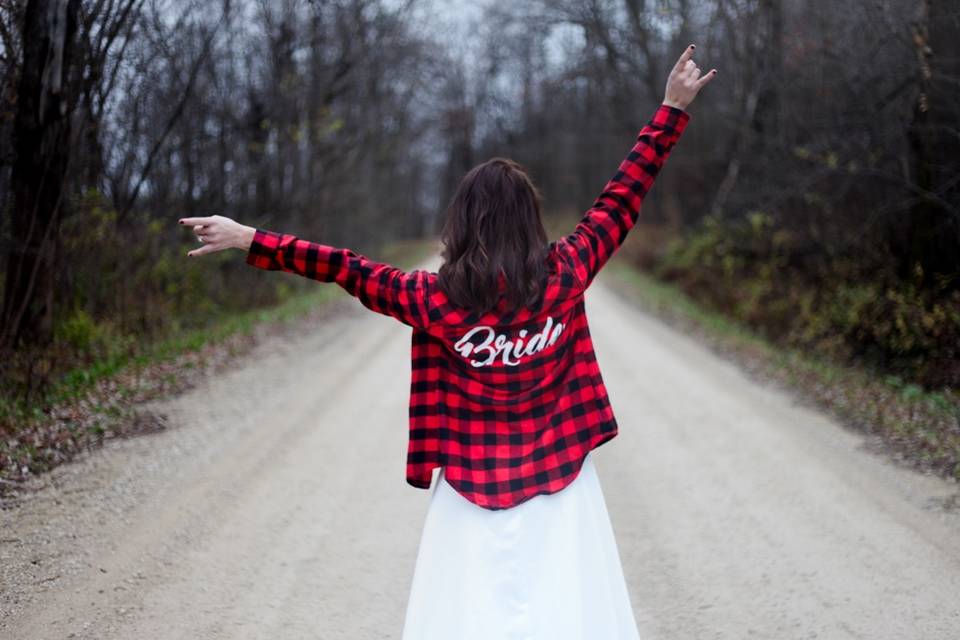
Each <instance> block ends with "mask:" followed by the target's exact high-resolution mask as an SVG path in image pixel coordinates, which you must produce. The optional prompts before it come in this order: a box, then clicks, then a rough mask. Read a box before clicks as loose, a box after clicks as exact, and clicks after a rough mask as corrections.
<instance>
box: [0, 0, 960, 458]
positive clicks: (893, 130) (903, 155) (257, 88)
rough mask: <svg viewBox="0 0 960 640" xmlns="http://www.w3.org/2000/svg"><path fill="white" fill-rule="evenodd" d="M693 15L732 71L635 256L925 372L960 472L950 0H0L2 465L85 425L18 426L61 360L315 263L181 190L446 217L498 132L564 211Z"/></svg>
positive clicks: (338, 225)
mask: <svg viewBox="0 0 960 640" xmlns="http://www.w3.org/2000/svg"><path fill="white" fill-rule="evenodd" d="M689 43H696V45H697V52H698V53H697V56H698V59H699V60H702V64H703V65H706V68H711V67H716V68H717V69H718V77H717V79H716V80H715V81H713V82H712V83H711V85H710V86H709V88H708V89H707V90H705V91H704V92H703V94H702V95H701V96H700V97H699V98H698V100H697V102H696V103H695V104H693V105H691V107H690V113H691V122H690V126H689V128H688V129H687V132H686V133H685V135H684V139H683V141H682V143H681V144H680V145H679V146H678V147H677V149H676V150H675V151H674V153H673V155H672V156H671V158H670V161H669V163H668V165H667V166H666V168H665V169H664V171H663V173H662V175H661V176H660V177H659V178H658V180H657V185H656V186H655V188H654V189H653V190H652V191H651V193H650V196H649V197H648V198H647V199H646V200H645V201H644V205H643V210H642V212H641V216H640V218H641V220H640V223H639V224H638V226H637V228H636V229H635V230H634V231H632V232H631V237H630V239H629V240H628V242H627V245H626V246H625V247H624V249H625V251H624V255H623V256H622V258H623V259H624V260H627V261H629V262H630V264H631V265H633V266H635V267H637V268H639V269H641V270H642V271H643V272H645V273H647V274H649V275H650V277H652V278H654V279H656V280H657V281H659V282H663V283H667V284H669V285H670V286H672V287H674V288H676V289H677V290H679V291H682V292H683V293H684V294H685V295H688V296H689V297H690V298H692V299H693V300H695V301H696V302H697V304H699V305H701V306H703V307H704V308H706V309H709V310H711V311H712V312H716V313H718V314H721V315H722V316H723V317H725V318H729V319H730V320H731V321H732V322H736V323H738V324H739V325H742V326H745V327H748V328H749V329H750V330H751V331H754V332H756V333H757V334H758V335H760V336H762V337H763V338H764V339H765V340H768V341H770V342H771V343H772V344H775V345H778V346H779V347H782V348H784V349H796V350H800V351H802V352H804V353H807V354H810V355H811V356H812V357H817V358H823V359H825V360H826V361H828V362H831V363H834V364H835V365H836V366H839V367H844V368H846V367H854V368H856V369H858V370H862V371H866V372H868V373H869V375H871V376H874V377H876V378H877V379H880V380H885V381H887V382H889V383H890V384H894V385H895V386H897V388H898V389H901V390H902V389H906V390H907V391H908V392H909V393H913V394H914V395H919V396H922V397H923V398H927V399H932V400H931V402H933V404H934V405H936V406H935V407H934V409H935V410H936V411H939V412H940V413H939V414H937V415H938V416H940V417H938V418H936V419H931V420H932V421H931V422H928V423H924V424H921V425H920V427H919V428H920V430H921V431H922V432H923V433H926V432H927V431H931V430H933V431H937V434H936V435H935V436H933V435H927V436H924V437H929V438H931V440H930V443H931V444H930V447H932V448H933V449H935V450H936V452H937V453H936V455H939V456H941V457H943V456H945V457H944V458H943V459H944V460H948V461H949V465H950V468H951V469H953V472H954V473H956V474H957V475H960V457H958V456H960V401H958V399H957V398H958V396H957V393H956V390H957V388H958V386H960V4H958V3H956V2H950V1H947V0H871V1H869V2H867V1H864V2H860V1H857V2H846V3H839V2H829V1H827V0H555V1H548V0H531V1H529V2H521V3H506V2H494V1H486V2H477V3H467V2H459V1H458V2H443V1H442V0H392V1H388V0H220V1H219V2H201V1H199V0H5V1H4V2H2V3H0V96H2V99H0V208H2V210H3V216H2V218H0V287H2V307H0V385H2V394H0V395H2V398H0V433H2V434H3V435H4V440H5V444H4V445H3V449H0V454H2V455H0V465H3V466H7V467H8V470H9V469H10V468H13V467H16V468H15V469H14V471H13V472H12V473H9V474H7V473H5V474H4V475H5V477H15V476H17V475H18V474H20V475H22V474H24V473H29V472H30V471H31V470H33V469H37V470H39V469H41V468H44V467H45V466H46V465H49V464H52V463H54V462H56V460H58V459H59V457H61V456H66V455H68V453H67V452H68V451H69V450H70V449H71V447H74V446H76V445H74V444H71V443H72V442H75V441H79V440H78V438H80V436H79V435H77V434H75V433H68V435H66V436H63V435H62V433H61V435H58V436H57V437H56V438H54V439H53V440H55V444H53V445H51V444H50V441H48V440H44V439H43V438H41V437H40V436H36V437H35V436H33V435H31V436H30V437H29V438H28V437H26V436H23V435H22V434H24V433H26V431H24V430H25V428H26V427H25V426H24V425H26V424H27V423H29V422H30V421H31V420H33V419H35V418H37V417H38V416H43V415H46V414H48V413H49V411H48V408H49V406H50V405H51V402H52V400H51V398H52V397H54V396H52V395H51V394H52V393H54V390H55V389H57V388H58V387H62V385H64V384H65V381H68V382H69V384H71V385H73V386H78V385H79V386H82V385H81V384H80V382H83V381H87V382H90V381H92V380H93V379H95V378H97V377H98V376H102V375H107V374H110V373H111V372H114V371H116V370H117V369H118V368H119V367H122V366H125V363H128V362H130V361H132V360H134V359H135V358H136V357H137V356H138V354H140V353H141V352H142V351H143V350H144V348H145V345H148V344H151V343H155V342H157V341H159V340H163V339H166V338H168V337H169V336H171V335H175V334H177V333H179V332H184V331H188V330H192V329H197V328H203V327H208V326H211V323H215V322H218V321H220V320H221V319H222V318H224V317H227V316H229V315H230V314H235V313H240V312H243V311H246V310H249V309H257V308H265V307H270V306H271V305H276V304H279V303H280V302H282V301H284V300H286V299H289V298H290V297H291V296H296V295H297V294H298V292H302V291H305V290H306V288H308V287H309V285H310V284H311V283H309V282H294V281H293V280H284V281H283V282H280V281H278V280H270V279H263V278H252V277H251V272H250V269H249V267H247V266H245V265H244V264H243V260H242V256H240V255H239V254H233V255H230V253H232V252H226V253H225V254H221V255H218V256H217V257H216V258H214V259H211V260H204V261H201V263H199V264H198V263H197V261H192V260H188V259H186V258H185V254H186V252H187V251H188V250H190V249H191V248H193V247H195V240H194V238H193V237H192V236H191V235H190V234H187V233H186V232H185V230H184V229H182V228H179V227H178V225H177V219H178V218H180V217H184V216H205V215H212V214H221V215H225V216H228V217H231V218H233V219H235V220H238V221H240V222H243V223H244V224H248V225H252V226H257V227H262V228H267V229H273V230H277V231H284V232H288V233H295V234H297V235H299V236H301V237H304V238H308V239H311V240H315V241H319V242H324V243H326V244H331V245H337V246H349V247H351V248H353V249H355V250H357V251H359V252H362V253H365V254H367V255H370V256H382V253H381V252H382V251H384V250H385V247H386V246H387V244H388V243H391V242H395V241H398V240H418V239H430V238H432V237H434V236H435V235H436V233H437V230H438V225H439V224H440V223H441V221H442V216H443V212H444V208H445V206H446V203H447V201H448V200H449V198H450V195H451V193H452V192H453V189H454V188H455V187H456V184H457V183H458V181H459V179H460V178H461V177H462V176H463V174H464V173H465V172H466V171H467V170H469V169H470V168H471V167H472V166H474V165H475V164H477V163H479V162H482V161H483V160H486V159H487V158H489V157H491V156H495V155H500V156H508V157H511V158H513V159H515V160H517V161H518V162H520V163H522V164H523V165H524V166H525V167H526V168H527V169H528V170H529V171H530V173H531V175H532V176H533V178H534V180H535V182H536V183H537V184H538V186H539V187H540V188H541V190H542V192H543V194H544V197H545V205H546V213H547V214H548V215H549V216H550V218H551V220H554V221H556V223H557V224H558V225H561V226H563V225H566V226H569V225H572V224H573V223H575V221H576V219H577V217H578V216H579V215H581V214H582V212H583V211H585V210H586V209H587V208H589V207H590V205H591V204H592V202H593V199H594V198H595V197H596V196H597V195H598V192H599V190H600V189H601V187H602V186H603V184H604V182H605V181H606V180H607V179H608V178H609V177H610V175H611V173H612V172H613V170H614V169H615V168H616V166H617V163H618V162H619V160H620V159H621V157H622V155H623V153H624V152H625V151H627V150H628V149H629V147H630V144H631V141H632V139H633V137H634V136H635V135H636V132H637V131H638V130H639V129H640V128H641V127H642V126H643V124H644V123H645V122H646V120H647V119H648V118H649V117H650V115H651V114H652V113H653V111H654V110H655V108H656V107H657V105H658V104H659V102H660V100H661V99H662V97H663V88H664V82H665V80H666V77H667V73H668V72H669V70H670V68H671V66H672V65H673V63H674V61H675V60H676V58H677V56H678V55H679V54H680V52H682V51H683V49H684V47H686V46H687V45H688V44H689ZM78 381H80V382H78ZM45 412H46V413H45ZM911 415H912V414H911ZM925 415H927V414H925ZM31 433H33V432H31ZM31 438H33V439H31ZM37 438H39V439H37ZM950 443H952V444H950ZM45 447H46V448H48V449H50V451H48V452H47V453H46V454H42V455H41V454H38V453H36V451H37V450H41V449H44V448H45ZM951 447H952V449H951ZM946 449H950V451H947V452H945V450H946ZM31 452H32V453H31Z"/></svg>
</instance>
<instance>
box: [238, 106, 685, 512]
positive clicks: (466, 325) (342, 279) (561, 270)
mask: <svg viewBox="0 0 960 640" xmlns="http://www.w3.org/2000/svg"><path fill="white" fill-rule="evenodd" d="M689 119H690V115H689V113H688V112H686V111H684V110H681V109H678V108H675V107H672V106H668V105H665V104H661V105H660V106H659V107H658V108H657V110H656V112H655V113H654V114H653V117H652V118H651V119H650V120H649V121H648V122H647V123H646V124H645V126H644V127H643V128H642V129H641V130H640V133H639V134H638V136H637V139H636V143H635V144H634V145H633V148H632V149H631V150H630V152H629V153H628V154H627V157H626V158H625V159H624V160H623V162H622V163H621V164H620V167H619V169H618V170H617V172H616V174H614V176H613V178H612V179H611V180H610V181H609V182H608V183H607V185H606V187H605V188H604V190H603V192H602V193H601V194H600V196H599V197H598V198H597V200H596V201H595V202H594V204H593V206H592V207H591V208H590V209H589V210H588V211H587V212H586V214H585V215H584V216H583V218H582V219H581V220H580V221H579V222H578V223H577V225H576V228H575V229H574V231H573V233H571V234H569V235H567V236H565V237H563V238H561V239H559V240H556V241H554V242H551V243H550V246H549V247H548V252H547V259H548V261H549V265H550V270H549V271H550V275H549V277H548V280H547V289H546V293H545V295H544V297H543V303H542V305H541V306H539V307H538V308H536V309H523V310H518V311H509V310H507V309H506V307H505V304H506V300H505V299H503V298H501V303H500V304H499V305H498V306H497V307H496V308H495V309H494V310H492V311H490V312H489V313H487V314H485V315H483V316H479V317H478V316H477V315H475V314H474V313H471V312H468V311H466V310H464V309H461V308H457V307H455V306H453V305H452V303H451V302H450V301H449V300H448V299H447V297H446V296H445V295H444V293H443V291H441V290H440V288H439V287H438V286H437V274H436V273H433V272H428V271H425V270H419V269H417V270H412V271H409V272H404V271H401V270H400V269H397V268H395V267H392V266H390V265H388V264H384V263H380V262H375V261H373V260H370V259H368V258H367V257H366V256H363V255H359V254H357V253H354V252H353V251H351V250H349V249H342V248H336V247H332V246H328V245H324V244H317V243H313V242H307V241H306V240H301V239H299V238H297V237H296V236H293V235H290V234H281V233H276V232H273V231H268V230H264V229H257V230H256V233H255V235H254V239H253V243H252V244H251V246H250V248H249V251H248V254H247V263H248V264H250V265H253V266H256V267H259V268H262V269H268V270H283V271H288V272H292V273H296V274H298V275H301V276H305V277H307V278H313V279H315V280H320V281H323V282H336V283H337V284H339V285H340V286H341V287H343V288H344V289H345V290H346V291H348V292H349V293H350V294H352V295H354V296H355V297H356V298H358V299H359V301H360V302H361V303H362V304H363V305H364V306H366V307H367V308H369V309H371V310H373V311H376V312H377V313H381V314H385V315H388V316H392V317H394V318H396V319H397V320H399V321H401V322H403V323H405V324H407V325H409V326H411V327H412V328H413V334H412V353H411V355H412V370H411V381H410V405H409V441H408V448H407V469H406V478H407V482H408V483H409V484H411V485H413V486H415V487H419V488H421V489H427V488H429V487H430V483H431V479H432V471H433V469H434V468H436V467H438V466H443V467H445V473H446V478H447V481H448V482H449V483H450V484H451V485H452V486H453V487H454V488H455V489H456V490H457V491H458V492H459V493H460V494H461V495H463V496H464V497H465V498H467V499H468V500H470V501H471V502H473V503H475V504H477V505H479V506H481V507H484V508H487V509H505V508H509V507H512V506H515V505H518V504H520V503H522V502H524V501H526V500H529V499H530V498H532V497H534V496H536V495H538V494H549V493H554V492H556V491H559V490H560V489H562V488H564V487H565V486H566V485H567V484H569V483H570V482H571V481H572V480H573V479H574V478H575V477H576V476H577V474H578V473H579V471H580V467H581V465H582V463H583V458H584V456H585V455H586V454H587V453H588V452H589V451H590V450H591V449H594V448H596V447H598V446H600V445H601V444H603V443H604V442H607V441H608V440H610V439H611V438H613V437H614V436H615V435H617V421H616V419H615V418H614V414H613V411H612V409H611V406H610V402H609V399H608V397H607V390H606V388H605V386H604V383H603V379H602V378H601V376H600V369H599V367H598V365H597V360H596V357H595V355H594V350H593V343H592V341H591V338H590V331H589V328H588V325H587V317H586V313H585V310H584V292H585V291H586V289H587V287H588V286H589V285H590V283H591V282H592V281H593V279H594V277H595V276H596V275H597V272H598V271H600V269H601V267H603V265H604V264H605V263H606V262H607V260H608V259H609V258H610V256H611V255H612V254H613V253H614V252H615V251H616V250H617V248H618V247H619V246H620V245H621V244H622V242H623V240H624V238H625V237H626V235H627V232H628V231H629V230H630V229H631V228H632V227H633V226H634V224H635V223H636V221H637V218H638V215H639V210H640V204H641V202H642V200H643V198H644V196H645V195H646V193H647V192H648V191H649V189H650V187H651V186H652V184H653V182H654V179H655V178H656V176H657V174H658V172H659V171H660V168H661V166H662V165H663V163H664V161H665V160H666V158H667V156H668V155H669V153H670V150H671V149H672V148H673V145H674V144H675V143H676V141H677V139H678V138H679V137H680V134H681V133H682V132H683V130H684V128H685V127H686V125H687V122H688V120H689ZM500 287H501V290H502V289H503V287H504V283H503V276H502V275H501V282H500Z"/></svg>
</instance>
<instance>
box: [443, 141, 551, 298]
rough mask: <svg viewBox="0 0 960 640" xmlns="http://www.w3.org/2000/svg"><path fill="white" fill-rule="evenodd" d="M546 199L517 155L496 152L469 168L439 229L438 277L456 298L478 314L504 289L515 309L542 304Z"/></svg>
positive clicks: (545, 246) (544, 266)
mask: <svg viewBox="0 0 960 640" xmlns="http://www.w3.org/2000/svg"><path fill="white" fill-rule="evenodd" d="M541 202H542V197H541V194H540V192H539V190H538V189H537V188H536V186H535V185H534V184H533V181H532V180H531V179H530V176H528V175H527V172H526V170H525V169H524V168H523V166H521V165H520V164H518V163H517V162H515V161H513V160H510V159H508V158H499V157H497V158H491V159H490V160H487V161H486V162H484V163H481V164H479V165H477V166H475V167H474V168H473V169H471V170H470V171H468V172H467V174H466V175H465V176H464V177H463V179H462V180H461V181H460V185H459V186H458V187H457V190H456V192H455V193H454V195H453V198H452V200H451V202H450V204H449V206H448V207H447V211H446V218H445V221H444V224H443V229H442V231H441V233H440V239H441V242H442V243H443V251H442V254H441V255H442V256H443V260H444V262H443V265H442V266H441V267H440V269H439V271H438V272H437V276H438V277H437V282H438V284H439V286H440V287H441V288H442V289H443V290H444V292H445V293H446V295H447V297H448V298H449V299H450V301H451V302H453V303H454V304H455V305H457V306H458V307H460V308H463V309H467V310H469V311H472V312H474V313H476V314H478V315H482V314H484V313H486V312H487V311H489V310H491V309H492V308H493V307H495V306H496V304H497V302H498V301H499V299H500V297H501V295H504V296H506V297H507V299H508V300H509V303H510V306H511V307H512V308H513V309H519V308H522V307H528V308H535V307H536V306H537V305H538V304H540V301H541V296H542V295H543V290H544V285H545V281H546V276H547V264H546V259H545V258H546V255H545V254H546V250H547V244H548V239H547V232H546V229H544V226H543V220H542V219H541ZM501 274H502V275H503V277H504V281H505V285H506V287H505V289H504V291H503V292H502V294H501V292H500V290H499V277H500V275H501Z"/></svg>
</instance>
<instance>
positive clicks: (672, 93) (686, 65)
mask: <svg viewBox="0 0 960 640" xmlns="http://www.w3.org/2000/svg"><path fill="white" fill-rule="evenodd" d="M694 48H695V47H694V45H690V46H689V47H687V49H686V50H685V51H684V52H683V54H682V55H681V56H680V58H679V59H678V60H677V62H676V64H674V66H673V70H672V71H671V72H670V76H669V77H668V79H667V86H666V90H665V92H664V99H663V102H662V104H660V106H659V107H657V110H656V112H655V113H654V114H653V117H651V118H650V120H649V121H648V122H647V123H646V124H645V125H644V127H643V128H642V129H641V130H640V133H639V134H638V135H637V139H636V142H635V143H634V145H633V148H632V149H631V150H630V152H629V153H628V154H627V157H626V158H625V159H624V160H623V162H621V163H620V166H619V167H618V169H617V172H616V173H615V174H614V176H613V178H611V179H610V181H609V182H607V184H606V186H605V187H604V189H603V191H602V192H601V193H600V196H599V197H598V198H597V199H596V201H595V202H594V204H593V206H592V207H591V208H590V209H589V210H588V211H587V212H586V214H584V216H583V218H581V220H580V222H578V223H577V226H576V228H575V229H574V231H573V233H571V234H569V235H567V236H565V237H564V238H562V239H560V241H559V246H560V248H561V249H563V250H565V251H566V253H567V255H569V256H570V259H571V260H572V261H573V264H574V267H575V271H576V273H577V276H578V278H579V279H580V282H581V286H582V287H583V288H584V289H585V288H587V287H588V286H590V283H591V282H592V281H593V279H594V278H595V277H596V275H597V273H598V272H599V271H600V269H601V268H602V267H603V265H604V264H606V262H607V260H609V259H610V257H611V256H612V255H613V254H614V252H615V251H616V250H617V249H618V248H619V247H620V245H621V244H623V241H624V240H625V239H626V236H627V233H628V232H629V231H630V229H631V228H633V226H634V225H635V224H636V222H637V218H638V217H639V213H640V204H641V203H642V202H643V199H644V197H645V196H646V194H647V192H648V191H649V190H650V187H652V186H653V182H654V180H655V179H656V177H657V174H658V173H659V172H660V168H661V167H662V166H663V163H664V162H665V161H666V159H667V156H669V154H670V151H671V150H672V149H673V146H674V144H675V143H676V142H677V140H678V139H679V138H680V135H681V134H682V133H683V130H684V128H685V127H686V126H687V122H688V121H689V120H690V114H689V113H687V111H686V110H685V109H686V107H687V105H689V104H690V102H691V101H692V100H693V98H694V97H695V96H696V94H697V92H698V91H699V90H700V88H701V87H703V86H704V85H705V84H706V83H707V82H708V81H709V80H710V79H711V78H713V77H714V76H715V75H716V69H713V70H712V71H711V72H710V73H708V74H706V75H705V76H703V77H700V69H699V68H698V67H697V66H696V64H695V63H694V62H693V59H692V56H693V50H694Z"/></svg>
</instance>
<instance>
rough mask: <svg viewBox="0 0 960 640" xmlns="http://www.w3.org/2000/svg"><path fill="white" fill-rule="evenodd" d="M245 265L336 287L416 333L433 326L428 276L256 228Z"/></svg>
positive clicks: (343, 250) (416, 271)
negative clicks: (429, 306) (336, 285)
mask: <svg viewBox="0 0 960 640" xmlns="http://www.w3.org/2000/svg"><path fill="white" fill-rule="evenodd" d="M246 261H247V264H249V265H253V266H254V267H258V268H260V269H266V270H268V271H278V270H280V271H286V272H288V273H295V274H297V275H300V276H303V277H305V278H311V279H313V280H319V281H321V282H336V283H337V284H338V285H340V286H341V287H343V289H344V290H346V291H347V292H348V293H349V294H350V295H352V296H354V297H356V298H357V299H358V300H360V302H361V303H362V304H363V305H364V306H365V307H367V308H368V309H370V310H372V311H376V312H377V313H382V314H384V315H387V316H391V317H393V318H396V319H397V320H399V321H400V322H403V323H404V324H407V325H410V326H411V327H414V328H418V329H426V327H427V326H428V325H429V313H428V295H429V290H428V285H429V275H430V274H429V272H428V271H424V270H421V269H415V270H413V271H410V272H405V271H402V270H400V269H398V268H396V267H393V266H391V265H389V264H385V263H382V262H375V261H373V260H370V259H369V258H367V257H366V256H364V255H360V254H358V253H354V252H353V251H351V250H350V249H341V248H337V247H332V246H329V245H325V244H319V243H315V242H308V241H306V240H303V239H300V238H298V237H296V236H294V235H291V234H287V233H277V232H275V231H268V230H266V229H260V228H258V229H256V231H255V233H254V235H253V242H252V243H251V244H250V248H249V249H248V250H247V260H246Z"/></svg>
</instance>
